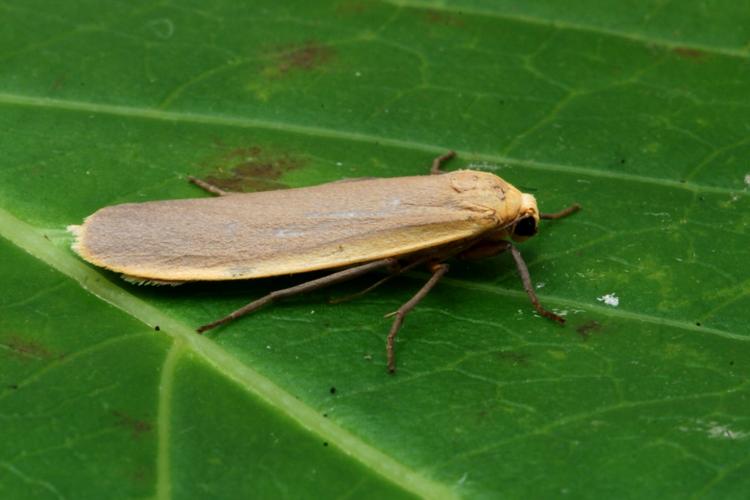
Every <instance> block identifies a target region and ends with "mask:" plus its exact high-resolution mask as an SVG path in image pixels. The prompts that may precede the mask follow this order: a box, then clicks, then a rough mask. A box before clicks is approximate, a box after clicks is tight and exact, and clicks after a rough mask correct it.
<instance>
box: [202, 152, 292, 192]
mask: <svg viewBox="0 0 750 500" xmlns="http://www.w3.org/2000/svg"><path fill="white" fill-rule="evenodd" d="M222 149H225V148H222ZM305 163H306V162H305V161H304V160H302V159H300V158H296V157H293V156H291V155H289V154H286V153H273V152H267V151H263V150H262V149H261V148H260V147H258V146H252V147H246V148H234V149H229V150H227V151H224V152H223V153H222V155H221V156H219V157H218V158H216V159H214V160H210V161H207V162H204V163H203V165H208V166H210V167H211V168H212V169H213V170H214V171H216V172H217V173H216V174H212V175H208V176H206V177H204V178H203V180H205V181H206V182H208V183H210V184H213V185H214V186H217V187H219V188H221V189H223V190H225V191H236V192H242V191H268V190H271V189H284V188H287V187H289V186H287V185H286V184H284V183H282V182H280V181H279V179H280V178H281V177H282V176H283V175H284V174H285V173H287V172H290V171H292V170H295V169H298V168H301V167H302V166H303V165H304V164H305Z"/></svg>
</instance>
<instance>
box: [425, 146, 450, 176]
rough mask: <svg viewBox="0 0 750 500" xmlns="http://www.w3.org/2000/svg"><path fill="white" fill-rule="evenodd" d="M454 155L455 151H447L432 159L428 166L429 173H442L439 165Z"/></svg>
mask: <svg viewBox="0 0 750 500" xmlns="http://www.w3.org/2000/svg"><path fill="white" fill-rule="evenodd" d="M454 156H456V152H455V151H448V152H447V153H445V154H444V155H441V156H438V157H437V158H435V159H434V160H432V166H431V167H430V175H440V174H444V173H445V172H443V171H442V170H441V169H440V167H441V166H442V165H443V163H445V162H447V161H448V160H450V159H451V158H453V157H454Z"/></svg>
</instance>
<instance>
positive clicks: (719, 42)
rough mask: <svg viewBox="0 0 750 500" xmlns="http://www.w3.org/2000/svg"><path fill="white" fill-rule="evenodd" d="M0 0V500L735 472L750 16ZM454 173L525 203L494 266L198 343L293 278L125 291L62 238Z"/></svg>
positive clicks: (742, 363) (373, 491)
mask: <svg viewBox="0 0 750 500" xmlns="http://www.w3.org/2000/svg"><path fill="white" fill-rule="evenodd" d="M710 4H711V5H710V6H708V5H707V4H706V2H699V1H687V2H681V3H680V4H679V5H677V4H671V3H664V2H656V1H645V0H644V1H639V2H629V3H627V7H626V6H625V4H623V6H621V7H619V6H618V7H612V6H609V7H608V6H605V5H603V4H601V3H599V2H591V1H585V0H580V1H576V2H565V5H564V7H563V5H562V4H561V3H559V2H554V1H552V0H550V1H544V2H534V4H533V5H526V4H520V3H517V2H506V1H499V2H494V1H493V2H489V1H483V0H474V1H471V0H462V1H456V2H450V4H448V3H442V2H428V1H421V0H407V1H394V2H376V1H368V0H342V1H338V2H335V1H331V2H324V1H316V2H283V3H282V2H271V1H259V2H253V5H252V6H239V4H238V3H236V2H229V1H217V2H212V3H211V4H210V5H206V4H205V2H188V1H184V2H172V3H157V2H146V1H141V2H123V3H115V2H106V3H101V2H93V1H83V0H81V1H76V2H63V3H59V4H55V5H54V6H51V5H50V4H49V3H48V2H35V1H24V2H5V3H2V4H0V13H2V16H3V19H4V26H5V28H4V29H3V30H0V63H1V64H0V128H1V129H2V134H1V135H0V144H1V145H2V159H0V237H1V239H0V255H1V256H2V258H1V259H0V271H1V272H2V289H3V293H2V294H0V309H1V311H2V313H1V314H0V384H1V385H0V418H1V419H2V422H3V429H4V430H3V436H4V437H3V440H2V446H1V447H0V496H2V497H3V498H25V497H27V498H68V497H85V498H97V497H98V498H101V497H107V498H116V497H124V498H132V497H147V496H148V497H151V496H155V497H158V498H189V497H197V498H209V497H216V498H227V497H232V496H237V495H239V494H244V495H248V496H249V495H253V496H256V497H274V496H283V497H310V496H320V497H342V498H343V497H373V498H384V497H387V498H393V497H400V496H404V497H407V496H422V497H432V498H449V497H462V496H465V497H496V496H498V495H502V496H508V497H525V498H526V497H529V496H535V497H555V496H565V495H573V496H575V497H577V498H602V497H617V498H625V497H634V498H640V497H643V496H649V497H656V496H670V497H680V498H682V497H686V496H690V495H696V496H708V497H717V498H743V497H746V496H747V494H748V491H750V479H748V478H750V464H749V462H748V457H749V456H750V453H749V452H750V419H749V418H748V415H750V390H749V388H748V366H750V334H749V332H748V324H749V323H750V321H749V320H750V317H749V314H748V310H749V309H750V299H748V292H750V267H749V266H748V265H747V258H748V251H747V249H748V247H750V238H749V237H748V234H747V228H748V226H749V225H750V196H749V194H748V189H749V188H750V162H748V158H750V135H749V134H750V113H748V109H750V93H748V92H747V89H748V88H749V86H750V64H748V60H749V59H750V11H749V10H748V8H747V7H746V6H744V5H741V4H738V3H736V2H734V3H733V2H728V1H715V2H710ZM448 149H455V150H457V151H458V153H459V158H458V159H457V160H454V161H453V163H452V164H451V165H450V168H460V167H467V166H471V168H477V169H484V170H487V171H491V172H495V173H497V174H498V175H501V176H502V177H503V178H505V179H506V180H508V181H510V182H512V183H513V184H515V185H516V186H518V187H520V188H522V189H523V190H525V191H528V192H531V193H533V194H534V195H535V196H536V197H537V198H538V200H539V202H540V205H541V209H542V210H543V211H555V210H557V209H560V208H562V207H564V206H567V205H569V204H570V203H571V202H574V201H577V202H580V203H581V204H582V205H583V206H584V210H583V211H582V212H581V213H579V214H577V215H575V216H574V217H571V218H569V219H566V220H561V221H550V222H546V223H545V224H544V225H543V227H542V228H541V232H540V234H539V235H538V236H537V237H535V238H533V239H532V240H530V241H528V242H527V243H525V244H524V245H523V247H522V250H523V253H524V255H525V258H526V260H527V262H528V264H529V268H530V271H531V275H532V277H533V279H534V283H535V286H536V288H537V292H538V293H539V295H540V298H541V300H542V302H543V303H544V304H546V305H547V306H548V307H550V308H552V309H554V310H555V311H557V312H558V313H560V314H565V315H566V317H567V319H568V323H567V326H566V327H564V328H559V327H558V326H556V325H554V324H552V323H551V322H548V321H546V320H544V319H542V318H539V317H537V316H536V315H535V314H533V313H532V311H533V310H532V309H531V306H530V304H529V303H528V300H527V298H526V297H525V295H524V293H523V290H522V287H521V284H520V282H519V280H518V278H517V276H516V274H515V270H514V268H513V266H512V262H511V261H510V259H509V257H508V256H499V257H496V258H492V259H488V260H485V261H480V262H455V263H452V267H451V271H450V274H449V275H448V277H446V278H445V280H444V281H443V282H441V284H440V285H439V286H438V287H437V288H436V289H435V290H434V291H433V292H432V293H431V294H430V295H429V296H428V297H427V298H426V299H425V300H424V301H423V302H422V303H421V304H420V306H418V307H417V308H416V309H415V310H414V311H413V312H412V313H411V314H410V315H409V317H408V318H407V320H406V323H405V326H404V329H403V330H402V332H401V333H400V341H399V342H398V346H397V352H398V363H399V372H398V374H397V375H396V376H393V377H391V376H388V375H386V373H385V352H384V338H385V335H386V333H387V331H388V328H389V325H390V320H388V319H384V318H383V314H385V313H387V312H390V311H393V310H395V309H396V308H398V306H399V305H400V304H402V303H403V302H404V301H406V300H408V298H409V297H410V296H411V295H412V294H413V293H414V292H415V291H416V290H417V289H418V288H419V286H421V283H422V282H423V281H424V280H425V279H426V275H425V274H424V273H422V272H414V273H411V274H409V275H408V276H404V277H401V278H399V279H398V280H393V281H391V282H389V283H388V284H386V285H384V286H382V287H381V288H379V289H377V290H376V291H373V292H371V293H370V294H368V295H367V296H366V297H364V298H361V299H358V300H356V301H351V302H347V303H343V304H338V305H329V304H328V303H327V299H328V298H329V297H330V296H339V295H346V294H347V293H352V292H355V291H357V290H359V289H361V288H363V287H365V286H367V285H368V284H369V283H371V281H370V280H367V279H363V280H360V281H357V282H354V283H351V284H349V285H344V286H340V287H336V289H335V290H331V291H321V292H316V293H314V294H311V295H310V296H307V297H300V298H295V299H292V300H289V301H286V302H283V303H280V304H277V305H276V306H274V307H273V308H268V309H265V310H263V311H260V312H258V313H257V314H255V315H254V316H252V317H248V318H245V319H242V320H241V321H237V322H235V323H233V324H231V325H228V326H227V327H225V328H223V329H221V330H217V331H215V332H212V333H210V334H207V335H206V336H205V337H201V336H198V335H196V334H195V333H194V328H195V327H196V326H197V325H200V324H203V323H205V322H207V321H210V320H213V319H216V318H218V317H220V316H222V315H224V314H226V313H227V312H228V311H231V310H233V309H234V308H236V307H239V306H241V305H243V304H245V303H246V302H248V301H249V300H251V299H253V298H256V297H258V296H260V295H262V294H264V293H267V292H268V291H271V290H273V289H277V288H281V287H285V286H289V285H291V284H294V283H297V282H299V279H296V278H291V277H290V278H283V279H272V280H262V281H253V282H245V283H232V284H221V283H219V284H200V285H198V284H190V285H184V286H181V287H176V288H171V287H170V288H166V287H165V288H146V287H136V286H133V285H129V284H127V283H125V282H123V281H121V280H120V279H119V278H118V277H117V276H114V275H112V274H109V273H107V272H104V271H101V270H99V269H95V268H92V267H90V266H88V265H87V264H85V263H84V262H83V261H81V260H80V259H79V258H78V257H77V256H76V255H74V254H73V253H72V251H71V250H70V249H69V245H70V237H69V236H68V235H67V234H66V232H65V227H66V226H67V225H69V224H78V223H80V222H81V220H83V218H85V217H86V216H87V215H89V214H91V213H92V212H94V211H95V210H96V209H98V208H100V207H102V206H106V205H110V204H115V203H123V202H138V201H147V200H155V199H168V198H186V197H195V196H203V194H202V193H201V192H200V191H198V190H197V189H196V188H195V187H193V186H190V185H189V184H187V182H186V175H196V176H199V177H202V178H206V179H209V180H211V181H212V182H215V183H216V184H218V185H220V186H222V187H224V188H226V189H236V190H247V191H252V190H260V189H277V188H284V187H297V186H306V185H313V184H317V183H322V182H329V181H335V180H340V179H342V178H356V177H391V176H400V175H416V174H421V173H425V172H426V171H427V168H428V165H429V162H430V161H431V159H432V158H433V157H434V156H437V155H438V154H441V153H443V152H445V151H446V150H448Z"/></svg>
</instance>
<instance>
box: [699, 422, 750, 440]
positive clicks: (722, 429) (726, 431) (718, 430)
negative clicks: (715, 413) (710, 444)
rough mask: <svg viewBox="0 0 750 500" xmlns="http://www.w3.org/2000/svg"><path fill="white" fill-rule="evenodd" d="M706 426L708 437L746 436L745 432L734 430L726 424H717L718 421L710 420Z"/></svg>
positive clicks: (733, 437)
mask: <svg viewBox="0 0 750 500" xmlns="http://www.w3.org/2000/svg"><path fill="white" fill-rule="evenodd" d="M709 425H711V427H709V428H708V437H710V438H712V439H743V438H746V437H747V436H748V433H747V432H742V431H735V430H732V429H730V428H729V427H728V426H726V425H719V423H718V422H710V423H709Z"/></svg>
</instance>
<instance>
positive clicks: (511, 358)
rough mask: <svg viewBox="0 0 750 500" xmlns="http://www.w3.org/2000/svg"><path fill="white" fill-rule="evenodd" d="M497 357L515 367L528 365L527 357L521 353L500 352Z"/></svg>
mask: <svg viewBox="0 0 750 500" xmlns="http://www.w3.org/2000/svg"><path fill="white" fill-rule="evenodd" d="M497 357H498V358H500V359H501V360H502V361H505V362H507V363H511V364H513V365H515V366H528V364H529V355H528V354H526V353H522V352H515V351H501V352H498V353H497Z"/></svg>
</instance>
